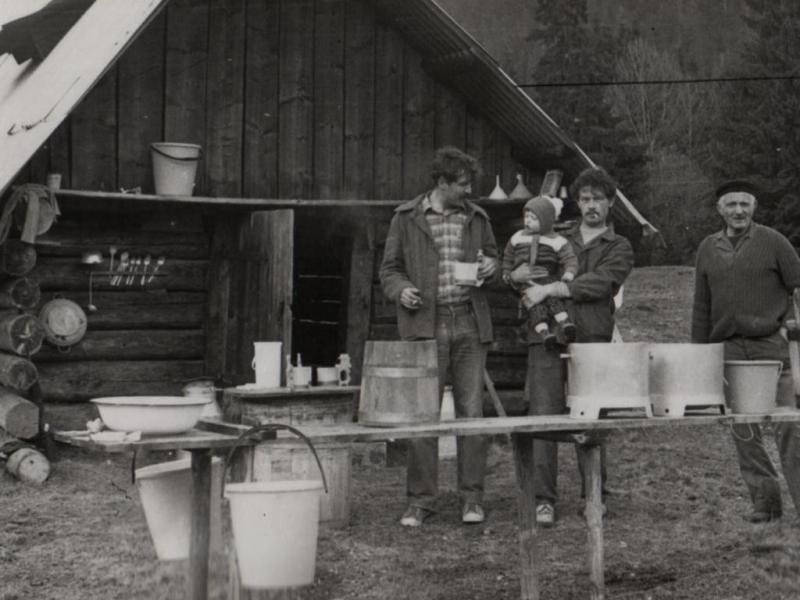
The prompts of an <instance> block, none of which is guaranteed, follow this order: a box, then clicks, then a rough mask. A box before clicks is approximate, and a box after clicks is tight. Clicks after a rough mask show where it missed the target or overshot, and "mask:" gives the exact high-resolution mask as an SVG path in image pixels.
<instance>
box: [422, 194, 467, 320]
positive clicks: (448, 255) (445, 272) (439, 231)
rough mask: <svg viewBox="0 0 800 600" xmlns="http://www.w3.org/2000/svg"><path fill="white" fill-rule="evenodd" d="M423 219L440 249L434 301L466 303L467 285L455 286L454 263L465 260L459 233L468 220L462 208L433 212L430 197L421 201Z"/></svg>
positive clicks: (437, 247)
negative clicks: (437, 282) (437, 284)
mask: <svg viewBox="0 0 800 600" xmlns="http://www.w3.org/2000/svg"><path fill="white" fill-rule="evenodd" d="M422 210H423V211H424V212H425V219H426V220H427V221H428V226H429V227H430V228H431V233H432V234H433V240H434V243H435V244H436V250H437V251H438V252H439V286H438V288H437V290H436V304H461V303H464V302H469V298H470V295H469V288H468V287H465V286H463V285H456V282H455V263H456V262H458V261H461V260H463V259H464V248H463V245H462V243H461V235H462V233H463V231H464V224H465V223H466V222H467V213H466V212H465V211H464V208H463V207H447V208H445V209H444V212H442V213H439V212H436V211H435V210H434V208H433V206H432V205H431V199H430V196H425V198H424V199H423V201H422Z"/></svg>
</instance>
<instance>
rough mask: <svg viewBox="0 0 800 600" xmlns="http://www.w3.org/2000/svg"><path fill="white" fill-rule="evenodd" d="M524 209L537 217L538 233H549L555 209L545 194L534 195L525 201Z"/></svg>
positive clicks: (554, 217) (554, 216)
mask: <svg viewBox="0 0 800 600" xmlns="http://www.w3.org/2000/svg"><path fill="white" fill-rule="evenodd" d="M525 210H526V211H528V210H529V211H531V212H532V213H533V214H535V215H536V218H537V219H539V233H550V232H551V231H552V230H553V221H555V220H556V209H555V207H554V206H553V203H552V202H550V200H548V199H547V198H546V197H545V196H536V197H535V198H531V199H530V200H528V201H527V202H526V203H525Z"/></svg>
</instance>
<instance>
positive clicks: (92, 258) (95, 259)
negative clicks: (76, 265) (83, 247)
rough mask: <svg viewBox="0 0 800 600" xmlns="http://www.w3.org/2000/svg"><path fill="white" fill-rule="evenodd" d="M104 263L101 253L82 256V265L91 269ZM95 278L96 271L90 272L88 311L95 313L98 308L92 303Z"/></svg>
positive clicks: (89, 253) (87, 253)
mask: <svg viewBox="0 0 800 600" xmlns="http://www.w3.org/2000/svg"><path fill="white" fill-rule="evenodd" d="M102 262H103V255H102V254H101V253H100V252H84V253H83V255H82V256H81V264H84V265H86V266H88V267H89V268H90V269H91V268H92V267H94V265H99V264H101V263H102ZM93 277H94V270H93V269H92V270H90V271H89V304H87V305H86V310H88V311H89V312H95V311H96V310H97V307H96V306H95V305H94V303H93V302H92V287H93V285H92V284H93V281H92V279H93Z"/></svg>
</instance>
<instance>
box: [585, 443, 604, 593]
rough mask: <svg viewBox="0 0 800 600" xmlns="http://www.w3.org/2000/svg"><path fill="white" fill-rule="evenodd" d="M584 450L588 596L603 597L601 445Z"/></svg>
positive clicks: (587, 447) (586, 447)
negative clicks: (587, 538) (587, 532)
mask: <svg viewBox="0 0 800 600" xmlns="http://www.w3.org/2000/svg"><path fill="white" fill-rule="evenodd" d="M585 452H586V463H585V466H586V525H587V527H588V529H589V582H590V585H591V588H590V590H589V597H590V598H591V599H592V600H603V598H605V580H604V576H603V498H602V494H603V491H602V486H603V484H602V480H601V476H600V472H601V466H600V456H601V446H599V445H591V446H585Z"/></svg>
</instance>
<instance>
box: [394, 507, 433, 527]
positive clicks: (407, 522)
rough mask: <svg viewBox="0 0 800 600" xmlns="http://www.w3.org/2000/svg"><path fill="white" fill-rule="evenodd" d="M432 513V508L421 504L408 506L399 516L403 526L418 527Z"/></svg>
mask: <svg viewBox="0 0 800 600" xmlns="http://www.w3.org/2000/svg"><path fill="white" fill-rule="evenodd" d="M432 514H433V511H432V510H428V509H427V508H422V507H421V506H409V507H408V508H407V509H406V512H404V513H403V516H402V517H401V518H400V525H402V526H403V527H420V526H421V525H422V523H423V522H424V521H425V519H427V518H428V517H430V516H431V515H432Z"/></svg>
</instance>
